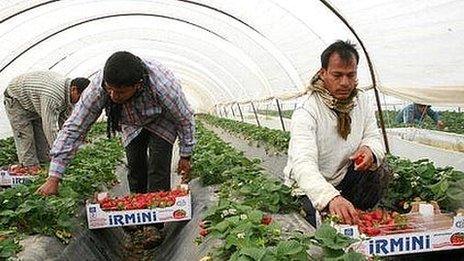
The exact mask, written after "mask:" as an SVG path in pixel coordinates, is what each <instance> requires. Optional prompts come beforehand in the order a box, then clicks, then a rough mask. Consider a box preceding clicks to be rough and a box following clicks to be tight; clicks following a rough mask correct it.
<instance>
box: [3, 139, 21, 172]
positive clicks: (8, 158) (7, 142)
mask: <svg viewBox="0 0 464 261" xmlns="http://www.w3.org/2000/svg"><path fill="white" fill-rule="evenodd" d="M15 162H18V156H17V155H16V147H15V144H14V139H13V137H9V138H6V139H0V167H1V166H7V165H11V164H13V163H15Z"/></svg>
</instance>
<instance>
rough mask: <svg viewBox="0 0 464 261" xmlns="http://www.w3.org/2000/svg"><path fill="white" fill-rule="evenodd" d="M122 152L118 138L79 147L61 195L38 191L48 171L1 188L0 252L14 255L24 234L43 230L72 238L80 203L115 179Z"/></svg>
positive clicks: (65, 178) (38, 232) (67, 170)
mask: <svg viewBox="0 0 464 261" xmlns="http://www.w3.org/2000/svg"><path fill="white" fill-rule="evenodd" d="M122 155H123V149H122V147H121V144H120V142H119V141H118V140H116V139H113V140H99V141H96V142H95V143H93V144H91V145H88V146H86V147H85V148H83V149H82V150H80V151H79V152H78V153H77V154H76V157H75V158H74V159H73V161H72V162H71V164H70V165H69V167H68V168H67V169H66V173H65V176H64V178H63V180H62V183H61V186H60V192H59V193H60V194H59V195H58V196H51V197H42V196H39V195H37V194H35V191H36V190H37V188H38V187H39V186H40V185H41V184H42V183H43V182H44V180H45V175H44V174H45V173H42V175H40V176H38V177H37V178H36V179H35V180H34V181H33V182H31V183H30V184H28V185H19V186H17V187H13V188H10V189H6V190H4V191H1V192H0V203H1V205H2V209H1V210H0V253H1V255H3V256H2V257H4V256H12V255H14V254H15V253H16V252H17V251H19V250H20V247H19V245H17V242H18V239H19V238H20V237H21V236H22V235H28V234H43V235H49V236H57V237H58V238H60V239H62V240H63V241H65V242H66V241H67V240H69V237H70V236H71V234H70V232H71V228H72V227H73V226H74V224H75V221H73V218H74V216H75V215H76V213H77V211H78V210H79V207H80V205H81V204H82V203H83V202H84V200H85V199H86V198H89V197H90V196H91V195H92V194H93V193H94V192H95V191H97V190H98V189H99V188H101V187H102V185H105V184H111V183H112V182H114V181H115V180H116V176H115V175H114V173H113V170H114V168H115V166H116V164H118V163H119V159H120V158H121V157H122Z"/></svg>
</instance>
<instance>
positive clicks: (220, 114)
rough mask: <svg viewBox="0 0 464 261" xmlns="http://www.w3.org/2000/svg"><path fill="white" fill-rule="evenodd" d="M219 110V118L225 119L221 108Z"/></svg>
mask: <svg viewBox="0 0 464 261" xmlns="http://www.w3.org/2000/svg"><path fill="white" fill-rule="evenodd" d="M217 110H218V112H219V116H221V118H223V116H222V111H221V108H219V107H218V108H217Z"/></svg>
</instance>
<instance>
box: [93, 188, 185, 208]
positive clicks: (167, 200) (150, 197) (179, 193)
mask: <svg viewBox="0 0 464 261" xmlns="http://www.w3.org/2000/svg"><path fill="white" fill-rule="evenodd" d="M187 194H188V190H187V189H183V188H176V189H173V190H171V191H160V192H153V193H146V194H132V195H128V196H125V197H121V198H109V197H106V198H104V199H102V200H99V201H98V203H99V204H100V207H101V208H102V209H103V210H106V211H111V210H133V209H146V208H165V207H171V206H173V205H174V204H175V203H176V198H177V197H183V196H186V195H187Z"/></svg>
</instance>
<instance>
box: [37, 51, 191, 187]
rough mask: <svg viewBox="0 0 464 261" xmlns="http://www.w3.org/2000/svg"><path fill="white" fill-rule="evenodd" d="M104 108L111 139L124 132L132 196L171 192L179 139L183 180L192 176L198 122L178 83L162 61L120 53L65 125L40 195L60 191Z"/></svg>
mask: <svg viewBox="0 0 464 261" xmlns="http://www.w3.org/2000/svg"><path fill="white" fill-rule="evenodd" d="M103 109H106V114H107V116H108V124H109V125H108V127H109V128H108V130H109V133H108V135H109V136H111V134H112V133H114V132H115V131H121V132H122V136H123V142H124V147H125V151H126V157H127V162H128V168H129V172H128V180H129V187H130V191H131V192H132V193H147V192H153V191H158V190H169V189H170V184H171V182H170V178H171V176H170V174H171V171H170V170H171V158H172V148H173V143H174V141H175V139H176V138H177V136H178V137H179V147H180V160H179V164H178V173H179V174H182V175H183V180H184V181H185V180H186V179H187V178H188V174H189V173H190V156H191V153H192V150H193V146H194V144H195V139H194V132H195V122H194V117H193V111H192V109H191V108H190V106H189V104H188V103H187V101H186V98H185V95H184V93H183V92H182V89H181V86H180V84H179V82H178V80H177V79H176V78H175V77H174V75H173V74H172V72H171V71H169V70H168V69H166V68H164V67H163V66H162V65H161V64H159V63H157V62H154V61H147V60H142V59H140V58H139V57H137V56H135V55H133V54H131V53H129V52H116V53H114V54H113V55H111V56H110V58H108V60H107V61H106V64H105V67H104V70H103V72H102V73H99V74H98V75H97V77H95V79H94V80H93V81H92V83H91V85H90V86H89V87H88V88H87V89H86V90H85V92H84V93H83V94H82V98H81V100H80V101H79V102H78V103H77V104H76V107H75V109H74V110H73V112H72V115H71V117H69V119H68V120H67V121H66V122H65V124H64V125H63V129H62V130H61V131H60V133H59V135H58V137H57V139H56V141H55V143H54V144H53V148H52V150H51V156H52V160H51V163H50V169H49V177H48V179H47V181H46V182H45V183H44V184H43V185H42V186H41V187H40V188H39V189H38V193H39V194H42V195H53V194H57V193H58V187H59V182H60V179H61V178H62V176H63V173H64V171H65V168H66V166H67V165H68V163H69V162H70V160H71V158H72V157H73V155H74V153H75V152H76V150H77V148H78V147H79V145H80V144H81V143H82V137H83V136H85V134H86V133H87V132H88V131H89V129H90V127H91V125H92V124H93V123H94V122H95V121H96V119H97V118H98V117H99V116H100V114H101V112H102V110H103ZM147 151H148V154H147Z"/></svg>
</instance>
